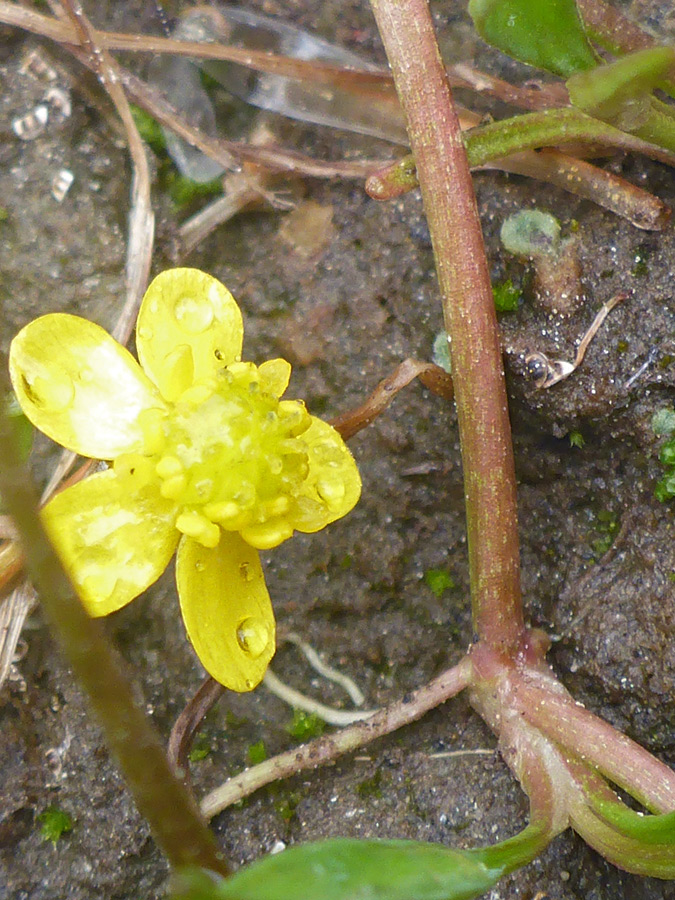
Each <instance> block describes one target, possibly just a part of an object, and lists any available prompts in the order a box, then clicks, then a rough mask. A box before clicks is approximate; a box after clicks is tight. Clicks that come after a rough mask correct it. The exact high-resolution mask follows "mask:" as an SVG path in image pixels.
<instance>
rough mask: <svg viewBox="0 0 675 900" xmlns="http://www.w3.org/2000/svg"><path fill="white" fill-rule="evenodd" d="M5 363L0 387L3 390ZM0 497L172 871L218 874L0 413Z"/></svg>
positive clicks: (216, 858)
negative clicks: (47, 523) (59, 551)
mask: <svg viewBox="0 0 675 900" xmlns="http://www.w3.org/2000/svg"><path fill="white" fill-rule="evenodd" d="M5 372H6V360H5V359H4V358H3V359H2V360H0V391H1V392H2V393H3V394H6V393H7V392H8V390H9V385H8V384H7V383H6V376H5ZM0 449H1V452H2V466H0V494H2V497H3V501H4V503H5V505H6V507H7V509H8V511H9V513H10V515H11V516H12V518H13V520H14V522H15V524H16V527H17V529H18V531H19V533H20V535H21V540H22V544H23V547H24V551H25V555H26V561H27V565H28V569H29V571H30V573H31V577H32V579H33V582H34V584H35V587H36V588H37V590H38V592H39V594H40V599H41V601H42V606H43V608H44V611H45V615H46V617H47V619H48V620H49V624H50V628H51V630H52V633H53V634H54V635H56V638H57V640H58V641H59V643H60V645H61V648H62V650H63V652H64V654H65V656H66V658H67V659H68V662H69V663H70V665H71V666H72V668H73V671H74V673H75V675H76V676H77V678H78V680H79V682H80V684H81V685H82V687H83V688H84V689H85V690H86V692H87V693H88V695H89V699H90V702H91V704H92V706H93V707H94V710H95V712H96V714H97V715H98V718H99V721H100V722H101V724H102V726H103V730H104V732H105V735H106V739H107V741H108V744H109V746H110V747H111V749H112V751H113V753H114V754H115V755H116V756H117V759H118V762H119V764H120V768H121V769H122V772H123V774H124V777H125V779H126V782H127V785H128V786H129V789H130V790H131V793H132V794H133V797H134V800H135V801H136V805H137V806H138V809H139V812H140V813H141V815H143V816H144V817H145V818H146V819H147V820H148V822H149V824H150V827H151V829H152V832H153V835H154V838H155V840H156V841H157V843H158V844H159V846H160V847H161V848H162V850H163V851H164V853H165V854H166V856H167V858H168V860H169V862H170V864H171V865H172V867H174V868H181V867H184V866H195V865H196V866H202V867H204V868H206V869H209V870H211V871H214V872H219V873H220V874H223V875H226V874H228V873H229V867H228V866H227V864H226V863H225V861H224V859H223V857H222V856H221V854H220V853H219V852H218V851H217V848H216V844H215V841H214V839H213V836H212V835H211V833H210V832H209V830H208V828H207V826H206V825H205V823H204V821H203V819H202V818H201V817H200V815H199V812H198V810H197V808H196V806H195V804H194V802H193V800H192V798H191V796H190V795H189V793H188V792H187V790H186V789H185V787H184V786H183V785H182V784H181V782H180V781H179V780H178V779H177V778H176V776H175V775H174V773H173V772H172V770H171V768H170V766H169V763H168V760H167V758H166V754H165V753H164V749H163V747H162V745H161V743H160V741H159V737H158V735H157V734H156V732H155V730H154V728H153V727H152V725H151V724H150V721H149V719H148V718H147V716H146V715H145V713H144V712H143V710H141V709H140V708H139V707H138V706H137V705H136V703H135V702H134V699H133V694H132V689H131V683H130V682H129V681H128V679H127V677H126V675H125V674H124V672H123V664H122V661H121V659H120V658H119V656H118V654H117V653H116V652H115V650H114V649H113V648H112V647H111V645H110V643H109V641H108V640H107V639H106V636H105V634H104V632H103V630H102V628H101V626H100V624H99V623H98V622H96V621H94V620H93V619H91V618H90V617H89V616H88V615H87V613H86V612H85V610H84V607H83V606H82V603H81V602H80V600H79V599H78V597H77V594H76V593H75V591H74V589H73V587H72V585H71V583H70V582H69V580H68V578H67V576H66V574H65V572H64V570H63V567H62V565H61V563H60V562H59V560H58V558H57V556H56V554H55V553H54V551H53V550H52V548H51V545H50V543H49V541H48V540H47V537H46V534H45V532H44V529H43V527H42V523H41V522H40V517H39V516H38V513H37V497H36V495H35V493H34V491H33V488H32V485H31V483H30V478H29V476H28V474H27V471H26V469H25V467H24V465H23V464H22V463H21V462H20V460H19V457H18V454H17V451H16V447H15V438H14V434H13V431H12V429H11V428H10V425H9V422H8V419H7V417H6V416H4V415H0Z"/></svg>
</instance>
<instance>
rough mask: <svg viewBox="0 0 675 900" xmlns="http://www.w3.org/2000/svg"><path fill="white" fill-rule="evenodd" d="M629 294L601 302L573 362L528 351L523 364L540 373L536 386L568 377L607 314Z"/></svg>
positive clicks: (543, 386)
mask: <svg viewBox="0 0 675 900" xmlns="http://www.w3.org/2000/svg"><path fill="white" fill-rule="evenodd" d="M629 296H630V294H628V293H621V294H617V295H616V296H614V297H612V299H611V300H608V301H607V302H606V303H603V304H602V306H601V307H600V310H599V311H598V313H597V315H596V316H595V318H594V319H593V321H592V322H591V325H590V328H588V329H587V331H586V332H585V333H584V335H583V337H582V338H581V340H580V341H579V347H578V348H577V352H576V356H575V357H574V362H567V361H566V360H564V359H553V360H549V358H548V357H547V356H546V354H545V353H541V352H540V351H535V352H533V353H528V354H527V356H526V357H525V365H526V366H527V367H528V368H529V369H530V370H531V371H532V372H535V371H536V372H539V373H540V374H539V376H538V377H537V380H536V382H535V383H536V386H537V387H538V388H550V387H553V385H554V384H558V383H559V382H560V381H564V380H565V379H566V378H569V376H570V375H571V374H572V372H574V371H576V370H577V369H578V368H579V366H580V365H581V363H582V362H583V361H584V357H585V356H586V351H587V350H588V346H589V344H590V343H591V341H592V340H593V338H594V337H595V335H596V334H597V333H598V329H599V328H600V326H601V325H602V323H603V322H604V321H605V319H606V318H607V316H608V315H609V314H610V312H611V311H612V310H613V309H614V307H615V306H616V305H617V303H620V302H621V301H622V300H625V299H626V298H627V297H629Z"/></svg>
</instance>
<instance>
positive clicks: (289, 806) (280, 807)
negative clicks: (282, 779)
mask: <svg viewBox="0 0 675 900" xmlns="http://www.w3.org/2000/svg"><path fill="white" fill-rule="evenodd" d="M301 799H302V795H301V794H299V793H298V792H297V791H289V792H288V793H287V794H286V795H285V796H284V797H279V798H278V799H277V800H275V801H274V810H275V812H276V813H277V815H278V816H280V817H281V818H282V819H283V820H284V822H290V821H291V819H293V818H294V817H295V815H296V809H297V807H298V803H300V800H301Z"/></svg>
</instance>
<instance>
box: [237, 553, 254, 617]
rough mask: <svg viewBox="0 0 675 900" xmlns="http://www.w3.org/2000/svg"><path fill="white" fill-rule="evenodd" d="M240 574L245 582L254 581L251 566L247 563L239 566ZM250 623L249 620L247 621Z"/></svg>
mask: <svg viewBox="0 0 675 900" xmlns="http://www.w3.org/2000/svg"><path fill="white" fill-rule="evenodd" d="M239 574H240V575H241V577H242V578H243V579H244V581H253V573H252V572H251V566H250V565H249V564H248V563H247V562H243V563H241V565H240V566H239ZM246 621H248V620H246Z"/></svg>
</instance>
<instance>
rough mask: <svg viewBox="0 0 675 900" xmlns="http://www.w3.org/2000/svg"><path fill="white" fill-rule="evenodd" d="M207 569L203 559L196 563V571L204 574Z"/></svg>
mask: <svg viewBox="0 0 675 900" xmlns="http://www.w3.org/2000/svg"><path fill="white" fill-rule="evenodd" d="M205 568H206V566H205V565H204V563H203V562H202V561H201V559H198V560H197V562H196V563H195V569H196V570H197V571H198V572H203V571H204V569H205Z"/></svg>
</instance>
